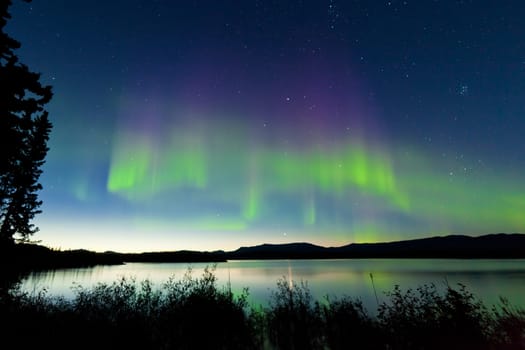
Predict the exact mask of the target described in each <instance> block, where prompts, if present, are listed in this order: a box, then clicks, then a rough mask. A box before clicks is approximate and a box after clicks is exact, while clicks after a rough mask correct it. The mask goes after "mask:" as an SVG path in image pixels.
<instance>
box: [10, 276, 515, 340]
mask: <svg viewBox="0 0 525 350" xmlns="http://www.w3.org/2000/svg"><path fill="white" fill-rule="evenodd" d="M74 292H75V296H74V298H72V299H64V298H60V297H52V296H49V295H48V294H46V292H45V290H44V291H40V292H33V293H28V292H23V291H22V290H21V289H20V288H14V289H12V290H11V291H9V292H8V293H4V294H0V322H2V328H1V338H0V339H1V340H0V341H2V342H3V344H5V345H7V344H15V345H16V348H18V349H27V348H48V347H49V348H54V349H66V348H67V349H70V348H75V349H95V348H96V349H392V350H394V349H403V350H410V349H476V350H479V349H525V311H524V310H522V309H519V308H515V307H513V306H511V305H510V304H509V303H508V302H507V301H505V300H504V299H502V301H501V303H500V305H498V306H494V307H493V308H492V309H487V308H486V307H485V305H484V304H483V303H482V302H481V301H480V300H478V299H477V298H476V297H475V296H474V295H472V294H471V293H470V292H469V291H468V290H467V289H466V288H465V287H464V286H461V285H459V286H457V287H451V286H447V287H446V289H445V290H444V291H441V292H440V291H438V289H437V288H436V287H435V286H433V285H424V286H421V287H419V288H417V289H415V290H412V289H409V290H407V291H403V290H401V289H400V288H399V287H395V288H394V289H393V290H392V291H391V292H389V293H387V294H386V296H385V298H384V299H385V301H383V302H382V303H379V304H378V309H377V310H376V312H375V313H374V314H373V315H371V314H370V313H369V312H368V311H367V310H366V309H365V308H364V306H363V304H362V303H361V301H360V300H358V299H353V298H349V297H341V298H329V297H326V298H325V299H323V300H321V301H316V300H314V299H313V297H312V295H311V294H310V291H309V289H308V285H307V284H306V283H303V282H301V283H294V282H289V281H286V280H284V279H282V280H279V281H278V282H277V287H276V289H275V290H274V291H273V293H272V296H271V299H270V301H269V304H268V305H267V306H258V307H257V306H251V305H249V303H248V301H247V300H248V299H247V298H248V291H247V290H244V291H242V292H241V293H232V292H231V290H230V289H229V288H228V287H227V286H226V287H222V288H221V287H218V286H217V279H216V277H215V275H214V271H213V269H209V268H207V269H205V271H204V273H203V275H202V276H201V277H199V278H194V277H193V276H192V274H191V271H189V272H188V273H187V274H186V275H185V276H184V278H182V279H180V280H176V279H173V278H172V279H169V280H168V281H167V282H165V283H164V284H163V285H162V286H159V287H157V286H154V285H152V283H151V282H149V281H147V280H146V281H142V282H140V283H139V282H137V281H135V280H134V279H126V278H122V279H120V280H118V281H115V282H113V283H112V284H104V283H101V284H98V285H96V286H95V287H93V288H91V289H87V288H83V287H81V286H76V287H74Z"/></svg>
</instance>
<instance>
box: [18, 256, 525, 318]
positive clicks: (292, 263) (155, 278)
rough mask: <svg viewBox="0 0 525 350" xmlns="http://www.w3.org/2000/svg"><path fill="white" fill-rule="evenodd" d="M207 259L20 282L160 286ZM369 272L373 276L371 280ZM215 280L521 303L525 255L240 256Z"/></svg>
mask: <svg viewBox="0 0 525 350" xmlns="http://www.w3.org/2000/svg"><path fill="white" fill-rule="evenodd" d="M206 266H211V265H209V264H201V263H194V264H187V263H162V264H159V263H129V264H125V265H117V266H97V267H92V268H81V269H61V270H51V271H44V272H38V273H33V274H31V275H30V276H28V277H27V278H26V279H25V280H24V281H23V283H22V288H23V289H25V290H27V291H36V290H40V289H42V288H46V289H47V290H48V292H49V293H50V294H52V295H63V296H65V297H66V298H70V297H72V296H74V292H73V290H72V287H73V286H75V285H81V286H83V287H90V286H93V285H95V284H97V283H100V282H105V283H111V282H113V281H116V280H117V279H119V278H121V277H134V278H135V279H136V280H137V281H141V280H144V279H149V280H151V281H152V282H153V283H154V284H155V285H156V286H161V285H162V283H163V282H165V281H166V280H168V278H170V277H174V278H175V279H180V278H182V277H183V276H184V274H185V273H186V272H187V271H188V267H191V268H192V271H193V272H192V274H193V276H194V277H199V276H200V275H201V274H202V272H203V269H204V268H205V267H206ZM370 274H372V276H373V284H372V279H371V277H370ZM215 275H216V276H217V278H218V283H219V285H222V286H226V285H227V283H228V281H230V283H231V288H232V290H233V291H234V292H237V291H241V290H242V289H243V287H248V288H249V292H250V298H249V299H250V301H251V302H252V303H255V304H265V303H267V301H268V299H269V297H270V295H271V291H272V290H275V286H276V282H277V280H278V279H285V280H286V281H288V282H290V281H296V282H300V281H307V282H308V286H309V287H310V290H311V291H312V294H313V296H314V297H316V298H322V297H324V296H326V295H330V296H342V295H349V296H354V297H359V298H361V300H363V303H364V304H365V306H367V308H369V309H370V310H373V309H375V308H376V306H377V302H376V299H375V296H374V288H373V287H374V286H375V289H376V291H377V294H378V297H379V299H380V301H381V300H385V294H384V292H385V291H389V290H391V289H392V288H393V287H394V286H395V285H399V286H400V287H401V288H402V289H407V288H415V287H417V286H420V285H422V284H429V283H434V284H436V286H437V287H438V288H444V287H445V286H446V283H448V284H449V285H457V283H462V284H464V285H466V286H467V287H468V289H469V290H470V291H471V292H473V293H474V294H476V295H477V296H478V297H480V298H481V299H482V300H483V301H484V302H485V303H486V304H487V305H491V304H495V303H497V302H498V300H499V296H504V297H506V298H508V299H509V300H510V301H511V302H512V303H513V304H514V305H518V306H522V307H525V259H512V260H494V259H490V260H459V259H458V260H455V259H442V260H429V259H425V260H422V259H401V260H400V259H356V260H248V261H246V260H244V261H229V262H226V263H219V264H217V265H216V270H215Z"/></svg>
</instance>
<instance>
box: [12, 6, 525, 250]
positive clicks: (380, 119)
mask: <svg viewBox="0 0 525 350" xmlns="http://www.w3.org/2000/svg"><path fill="white" fill-rule="evenodd" d="M11 13H12V15H13V18H12V20H11V21H10V22H9V24H8V27H7V30H8V32H9V34H10V35H11V36H13V37H14V38H15V39H17V40H19V41H20V42H21V43H22V48H21V49H20V50H18V54H19V56H20V58H21V60H22V62H24V63H26V64H27V65H29V67H30V68H31V69H32V70H34V71H38V72H41V73H42V80H43V82H44V83H46V84H50V85H52V86H53V91H54V98H53V100H52V102H51V103H50V104H49V105H48V110H49V112H50V119H51V121H52V122H53V124H54V129H53V131H52V133H51V139H50V144H49V146H50V152H49V153H48V157H47V163H46V165H45V167H44V174H43V175H42V178H41V180H42V184H43V186H44V190H43V191H42V192H41V193H40V196H41V199H42V200H43V201H44V204H43V206H42V210H43V213H42V214H40V215H39V216H38V218H37V219H36V220H35V223H36V224H37V225H38V226H39V227H40V229H41V231H40V232H39V233H37V234H36V235H35V236H34V237H33V238H34V239H37V240H42V243H43V244H46V245H48V246H51V247H56V248H62V249H68V248H86V249H92V250H97V251H104V250H117V251H145V250H179V249H195V250H215V249H236V248H237V247H239V246H243V245H254V244H260V243H265V242H266V243H280V242H299V241H300V242H302V241H307V242H312V243H315V244H320V245H324V246H334V245H343V244H347V243H351V242H376V241H391V240H398V239H408V238H418V237H427V236H432V235H444V234H452V233H454V234H468V235H480V234H485V233H496V232H523V231H525V215H524V214H523V213H524V212H525V181H524V179H525V151H524V150H525V147H524V145H525V139H524V138H525V22H524V20H523V19H524V18H525V2H523V1H521V0H515V1H507V0H501V1H489V0H480V1H473V0H471V1H469V0H463V1H459V0H445V1H443V0H442V1H438V0H417V1H416V0H407V1H395V0H391V1H379V0H378V1H375V0H374V1H365V0H360V1H357V0H354V1H350V0H348V1H342V0H340V1H337V0H319V1H314V0H311V1H306V0H305V1H257V0H246V1H240V0H239V1H204V0H203V1H168V0H159V1H146V0H127V1H110V0H108V1H98V0H90V1H84V0H78V1H65V0H63V1H58V0H45V1H44V0H34V1H33V2H32V3H30V4H27V3H24V2H22V1H15V6H13V7H12V10H11Z"/></svg>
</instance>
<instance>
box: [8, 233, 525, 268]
mask: <svg viewBox="0 0 525 350" xmlns="http://www.w3.org/2000/svg"><path fill="white" fill-rule="evenodd" d="M0 253H1V254H0V270H1V268H2V267H3V268H4V269H5V268H9V266H19V267H24V268H25V269H50V268H60V267H79V266H93V265H113V264H122V263H125V262H223V261H227V260H250V259H363V258H396V259H403V258H425V259H438V258H460V259H481V258H494V259H495V258H498V259H510V258H525V234H518V233H514V234H504V233H499V234H489V235H484V236H479V237H471V236H463V235H450V236H443V237H430V238H422V239H413V240H406V241H397V242H384V243H352V244H348V245H344V246H341V247H328V248H327V247H321V246H317V245H314V244H310V243H288V244H262V245H257V246H253V247H241V248H239V249H237V250H234V251H229V252H225V251H215V252H198V251H173V252H147V253H117V252H105V253H95V252H90V251H87V250H68V251H56V250H51V249H49V248H46V247H43V246H38V245H30V244H19V245H17V246H16V248H15V249H10V250H9V251H3V252H0Z"/></svg>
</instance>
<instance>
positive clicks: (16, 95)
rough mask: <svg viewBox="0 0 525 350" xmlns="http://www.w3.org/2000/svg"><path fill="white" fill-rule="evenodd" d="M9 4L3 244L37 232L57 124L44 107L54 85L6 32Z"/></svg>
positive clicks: (0, 105)
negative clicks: (46, 83)
mask: <svg viewBox="0 0 525 350" xmlns="http://www.w3.org/2000/svg"><path fill="white" fill-rule="evenodd" d="M24 1H26V2H30V0H29V1H28V0H24ZM10 5H11V1H10V0H0V247H2V246H7V245H9V244H12V243H14V241H15V236H18V237H19V239H20V240H24V241H27V240H28V239H29V237H30V236H31V235H32V234H34V233H35V232H37V231H38V228H37V227H35V226H34V225H33V224H32V223H31V220H32V219H33V218H34V216H35V215H36V214H38V213H40V210H39V209H38V208H39V207H40V205H41V204H42V202H41V201H39V200H38V196H37V192H38V191H39V190H40V189H42V185H40V183H39V182H38V179H39V177H40V175H41V174H42V165H43V164H44V162H45V156H46V154H47V151H48V147H47V141H48V139H49V133H50V131H51V126H52V125H51V123H50V122H49V119H48V113H47V111H45V110H44V105H45V104H46V103H48V102H49V101H50V100H51V97H52V95H53V94H52V92H51V87H50V86H42V84H41V83H40V74H37V73H33V72H31V71H30V70H29V68H28V67H27V66H26V65H24V64H22V63H20V62H19V60H18V57H17V56H16V55H15V52H14V51H15V50H16V49H17V48H19V47H20V43H19V42H18V41H16V40H14V39H12V38H11V37H9V36H8V35H7V34H6V33H5V31H4V30H5V26H6V23H7V20H8V19H9V18H11V16H10V15H9V12H8V10H9V6H10ZM18 237H17V238H18Z"/></svg>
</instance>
